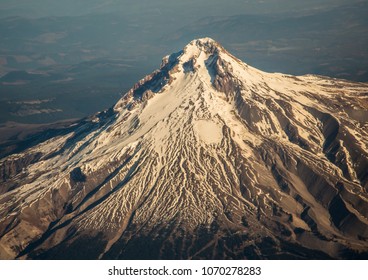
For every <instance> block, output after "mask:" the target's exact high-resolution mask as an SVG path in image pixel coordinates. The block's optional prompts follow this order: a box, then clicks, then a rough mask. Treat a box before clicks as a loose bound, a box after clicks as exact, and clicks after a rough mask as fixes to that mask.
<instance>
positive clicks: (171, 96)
mask: <svg viewBox="0 0 368 280" xmlns="http://www.w3.org/2000/svg"><path fill="white" fill-rule="evenodd" d="M367 92H368V85H367V84H363V83H352V82H348V81H342V80H336V79H330V78H327V77H317V76H312V75H307V76H299V77H295V76H289V75H283V74H278V73H274V74H270V73H265V72H262V71H259V70H257V69H255V68H252V67H251V66H248V65H247V64H245V63H243V62H241V61H239V60H238V59H237V58H235V57H233V56H232V55H231V54H229V53H228V52H227V51H226V50H224V49H223V48H222V47H221V46H220V45H219V44H218V43H216V42H215V41H213V40H211V39H209V38H204V39H199V40H194V41H192V42H191V43H190V44H188V45H187V46H186V47H185V48H184V50H183V51H181V52H178V53H176V54H172V55H170V56H167V57H165V58H164V59H163V62H162V65H161V67H160V69H159V70H157V71H155V72H154V73H152V74H151V75H149V76H147V77H145V78H144V79H142V80H141V81H139V82H138V83H137V84H136V85H135V86H134V87H133V88H132V89H131V90H130V91H129V92H128V93H126V94H125V95H124V96H123V98H122V99H121V100H119V102H118V103H117V104H116V105H115V106H114V107H113V108H111V109H109V110H106V111H104V112H101V113H98V114H96V115H95V116H92V117H91V118H88V119H84V120H82V121H80V122H78V123H75V124H73V125H72V126H70V127H69V128H68V129H64V130H62V131H61V130H57V129H55V130H50V131H49V134H47V135H48V136H45V135H44V136H43V137H42V138H40V139H38V138H36V139H32V141H33V142H32V143H22V145H19V148H18V149H17V152H16V153H13V154H11V155H8V156H7V157H4V158H2V159H1V161H0V172H1V173H0V174H1V187H0V258H3V259H4V258H10V259H13V258H21V259H23V258H33V259H39V258H42V259H69V258H71V259H79V258H83V259H88V258H92V259H98V258H100V259H146V258H147V259H156V258H163V259H171V258H173V259H201V258H202V259H232V258H234V259H238V258H249V259H256V258H262V259H267V258H271V259H278V258H282V259H284V258H288V259H292V258H307V259H314V258H348V259H349V258H367V256H368V255H367V251H368V241H367V238H368V194H367V191H368V134H367V131H368V123H367V118H368V98H367Z"/></svg>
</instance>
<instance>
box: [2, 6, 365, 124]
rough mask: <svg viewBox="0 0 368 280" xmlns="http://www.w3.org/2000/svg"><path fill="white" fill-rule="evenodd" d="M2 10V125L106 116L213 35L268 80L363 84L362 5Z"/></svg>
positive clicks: (363, 9)
mask: <svg viewBox="0 0 368 280" xmlns="http://www.w3.org/2000/svg"><path fill="white" fill-rule="evenodd" d="M265 2H267V3H262V2H261V1H240V0H239V1H238V0H236V1H230V2H229V3H227V2H226V3H224V2H223V1H208V0H200V1H192V0H190V1H186V2H185V3H178V2H176V1H168V0H160V1H148V0H147V1H142V0H141V1H135V2H134V3H131V2H130V1H96V0H94V1H81V0H79V1H63V2H56V1H43V0H36V1H32V3H30V1H20V0H19V1H2V2H1V4H0V36H1V40H0V123H4V122H7V121H16V122H21V123H49V122H54V121H58V120H61V119H70V118H81V117H84V116H87V115H89V114H92V113H94V112H96V111H100V110H103V109H105V108H107V107H109V106H111V105H112V104H113V103H115V102H116V100H117V99H118V98H119V97H120V96H121V95H122V94H124V92H126V91H127V90H128V89H129V88H130V87H131V86H132V85H133V84H134V82H136V81H137V80H139V79H141V78H142V77H143V76H144V75H145V74H147V73H150V72H151V71H152V70H153V69H156V68H157V66H158V65H159V64H160V60H159V59H158V58H159V57H162V56H164V55H165V54H167V53H172V52H175V51H177V50H178V49H180V48H181V47H182V46H183V45H185V44H186V43H188V42H189V41H191V40H192V39H194V38H199V37H204V36H210V37H212V38H214V39H216V40H217V41H219V42H220V43H221V44H223V45H224V46H225V47H226V48H227V49H228V50H229V51H231V52H232V53H234V54H235V55H237V56H238V57H239V58H240V59H242V60H243V61H245V62H247V63H249V64H251V65H254V66H255V67H258V68H260V69H263V70H265V71H269V72H283V73H289V74H294V75H301V74H306V73H313V74H319V75H327V76H332V77H337V78H345V79H349V80H355V81H368V72H367V69H368V48H367V45H368V32H367V30H368V19H367V16H366V15H367V14H368V4H367V3H368V1H343V0H340V1H323V4H321V3H320V2H321V1H308V2H305V1H286V0H284V1H265Z"/></svg>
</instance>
